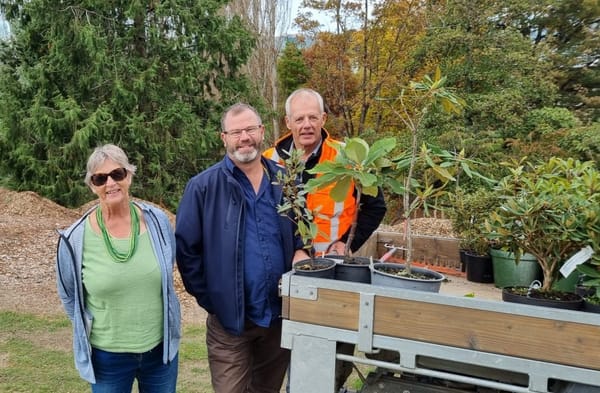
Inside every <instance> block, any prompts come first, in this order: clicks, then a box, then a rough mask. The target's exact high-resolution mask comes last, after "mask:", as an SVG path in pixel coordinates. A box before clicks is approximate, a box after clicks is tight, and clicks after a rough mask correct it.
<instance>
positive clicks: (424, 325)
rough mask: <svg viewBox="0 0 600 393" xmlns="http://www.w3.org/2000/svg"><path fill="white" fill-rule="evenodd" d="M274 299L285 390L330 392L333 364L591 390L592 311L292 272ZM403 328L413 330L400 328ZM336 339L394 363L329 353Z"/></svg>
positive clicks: (539, 388) (594, 360)
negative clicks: (389, 355) (384, 354)
mask: <svg viewBox="0 0 600 393" xmlns="http://www.w3.org/2000/svg"><path fill="white" fill-rule="evenodd" d="M280 292H281V296H282V298H283V304H284V310H283V317H284V321H283V332H282V340H281V343H282V347H284V348H288V349H290V350H291V365H290V375H289V378H290V392H291V393H300V392H310V393H332V392H333V390H334V369H335V360H336V358H337V359H341V360H347V361H352V362H355V363H361V364H367V365H371V366H374V367H377V368H381V369H388V370H392V371H394V372H401V373H411V374H415V375H422V376H430V377H434V378H441V379H445V380H448V381H454V382H459V383H467V384H472V385H477V386H481V387H486V388H490V389H497V390H500V391H507V392H519V393H525V392H531V393H534V392H535V393H547V392H549V391H550V390H549V386H550V383H551V382H552V381H562V382H565V383H567V384H568V385H569V384H570V383H576V384H584V385H589V386H588V387H589V388H591V387H594V388H592V390H589V391H594V392H595V391H600V314H593V313H586V312H582V311H571V310H560V309H553V308H547V307H539V306H529V305H523V304H515V303H506V302H499V301H492V300H482V299H477V298H467V297H457V296H449V295H444V294H439V293H429V292H421V291H412V290H404V289H396V288H389V287H381V286H374V285H369V284H360V283H353V282H346V281H336V280H328V279H319V278H310V277H306V276H298V275H294V274H293V272H289V273H286V274H284V275H283V277H282V281H281V286H280ZM419 310H423V311H422V312H420V311H419ZM415 312H417V314H419V315H416V318H415V315H414V313H415ZM407 315H410V318H411V319H413V321H411V320H409V318H405V317H406V316H407ZM454 316H456V318H459V320H455V319H454ZM477 318H483V320H484V322H482V323H481V324H479V323H478V322H477V321H478V319H477ZM413 325H414V329H415V330H417V331H410V330H411V329H407V327H412V326H413ZM432 325H435V326H432ZM386 329H387V330H386ZM407 330H409V331H407ZM380 331H385V334H381V333H380ZM517 333H519V334H517ZM521 334H524V337H521ZM338 341H340V342H347V343H354V344H356V347H357V349H358V350H359V351H362V352H364V353H366V354H371V353H377V352H378V351H380V350H390V351H397V352H399V354H400V358H399V361H398V362H390V361H381V360H376V359H370V358H365V357H360V356H349V355H343V354H337V353H336V343H337V342H338ZM530 352H532V353H530ZM578 355H581V356H583V359H582V360H580V359H579V357H578ZM570 385H571V386H572V384H570ZM584 385H581V386H584ZM588 387H586V388H585V389H587V388H588ZM596 389H597V390H596ZM581 391H586V392H587V391H588V390H581Z"/></svg>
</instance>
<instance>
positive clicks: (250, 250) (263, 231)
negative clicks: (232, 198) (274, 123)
mask: <svg viewBox="0 0 600 393" xmlns="http://www.w3.org/2000/svg"><path fill="white" fill-rule="evenodd" d="M227 166H228V168H229V169H230V170H231V171H232V173H233V176H234V177H235V179H236V180H238V182H239V183H240V185H241V186H242V189H243V192H244V197H245V206H244V212H245V217H244V225H245V227H244V230H245V239H246V240H245V244H243V245H242V247H243V256H244V293H245V298H244V300H245V311H246V313H245V314H246V319H249V320H250V321H252V322H254V323H255V324H256V325H258V326H263V327H268V326H270V324H271V321H272V320H274V319H277V318H279V316H280V315H281V301H280V299H279V291H278V283H279V279H280V278H281V275H282V274H283V273H285V271H284V270H285V263H284V260H283V259H284V257H283V247H282V239H281V230H280V228H279V216H278V214H277V209H276V206H277V201H275V198H274V195H273V189H272V187H271V180H270V179H269V176H268V174H267V172H266V171H265V172H264V176H263V179H262V182H261V184H260V188H259V190H258V193H254V189H253V187H252V184H251V183H250V180H248V178H247V177H246V175H245V174H244V173H243V172H242V171H241V170H240V169H239V168H237V167H236V166H235V165H234V164H233V162H232V161H231V160H229V159H228V160H227Z"/></svg>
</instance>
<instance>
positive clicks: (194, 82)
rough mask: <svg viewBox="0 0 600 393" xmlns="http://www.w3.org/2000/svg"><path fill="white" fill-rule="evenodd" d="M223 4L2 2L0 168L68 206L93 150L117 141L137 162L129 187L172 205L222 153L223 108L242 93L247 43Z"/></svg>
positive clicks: (81, 198) (83, 195) (81, 197)
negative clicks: (6, 35)
mask: <svg viewBox="0 0 600 393" xmlns="http://www.w3.org/2000/svg"><path fill="white" fill-rule="evenodd" d="M225 3H226V1H224V0H203V1H197V0H171V1H161V2H158V1H150V2H139V1H133V2H131V1H112V2H104V1H61V2H56V1H51V0H32V1H22V0H17V1H0V6H1V7H2V10H3V11H4V12H5V13H6V16H7V19H8V20H9V21H10V22H11V28H12V31H13V34H14V39H13V40H11V41H8V42H3V43H2V46H1V47H0V67H1V68H0V100H1V101H2V102H3V105H2V106H1V107H0V155H1V156H2V161H1V162H0V175H1V176H2V178H3V179H4V183H5V185H8V186H10V187H11V188H14V189H17V190H24V189H27V190H33V191H36V192H38V193H40V194H42V195H44V196H46V197H49V198H51V199H53V200H55V201H57V202H58V203H61V204H63V205H66V206H77V205H79V204H81V203H83V202H85V201H87V200H89V199H92V198H93V195H92V194H91V193H90V192H89V190H87V189H86V187H85V186H84V184H83V175H84V171H85V163H86V160H87V157H88V156H89V154H90V153H91V150H92V149H93V148H94V147H96V146H98V145H101V144H104V143H115V144H117V145H119V146H121V147H122V148H123V149H124V150H125V151H126V153H127V154H128V155H129V158H130V161H132V163H134V164H135V165H137V166H138V173H137V176H136V179H135V181H134V189H133V190H132V193H133V194H134V195H135V196H138V197H140V198H143V199H147V200H151V201H153V202H156V203H159V204H162V205H165V206H166V207H168V208H170V209H174V208H175V207H176V205H177V202H178V200H179V197H180V195H181V192H182V189H183V187H184V185H185V183H186V181H187V180H188V178H189V177H190V176H192V175H193V174H195V173H196V172H198V171H200V170H202V169H204V168H206V167H207V166H208V165H210V164H212V163H213V162H215V161H216V160H217V159H219V158H220V156H221V153H220V151H219V148H218V147H219V146H220V143H219V139H218V135H219V134H218V130H219V129H220V124H219V121H220V115H221V113H222V110H223V108H224V107H225V106H228V105H229V104H231V103H232V102H234V101H237V100H247V99H248V97H249V95H248V88H247V83H246V81H245V80H244V79H243V78H242V77H240V75H239V72H238V70H239V68H240V67H241V66H242V65H243V64H244V63H245V62H246V60H247V58H248V56H249V55H250V52H251V50H252V47H253V40H252V38H251V37H250V35H249V34H248V33H247V31H245V30H244V29H243V27H242V24H241V23H240V21H239V20H237V18H233V19H231V20H227V19H225V18H224V17H223V16H221V15H220V14H219V10H220V9H221V7H222V6H223V5H224V4H225Z"/></svg>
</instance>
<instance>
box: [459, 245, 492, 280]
mask: <svg viewBox="0 0 600 393" xmlns="http://www.w3.org/2000/svg"><path fill="white" fill-rule="evenodd" d="M465 261H466V266H467V281H472V282H481V283H492V282H494V265H493V264H492V257H490V256H489V255H477V254H471V253H470V252H466V253H465Z"/></svg>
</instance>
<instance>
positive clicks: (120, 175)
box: [90, 168, 127, 187]
mask: <svg viewBox="0 0 600 393" xmlns="http://www.w3.org/2000/svg"><path fill="white" fill-rule="evenodd" d="M109 176H110V177H112V179H113V180H114V181H121V180H123V179H125V178H126V177H127V169H125V168H117V169H113V170H112V171H110V173H95V174H93V175H92V176H91V177H90V180H91V182H92V184H93V185H95V186H96V187H100V186H103V185H105V184H106V181H107V180H108V177H109Z"/></svg>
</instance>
